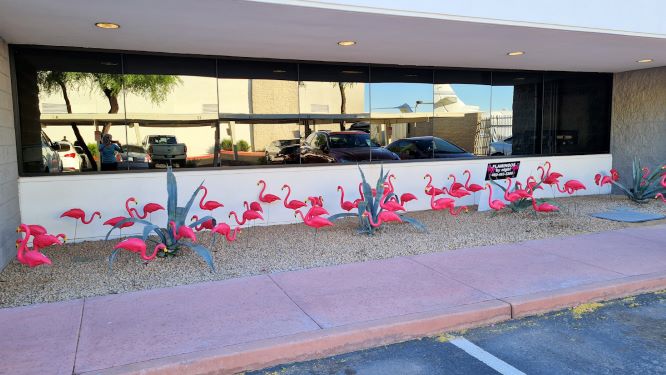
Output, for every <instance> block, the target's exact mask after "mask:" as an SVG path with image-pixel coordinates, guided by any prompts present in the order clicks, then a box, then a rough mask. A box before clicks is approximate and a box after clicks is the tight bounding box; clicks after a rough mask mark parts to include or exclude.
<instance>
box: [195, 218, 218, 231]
mask: <svg viewBox="0 0 666 375" xmlns="http://www.w3.org/2000/svg"><path fill="white" fill-rule="evenodd" d="M197 220H199V216H197V215H192V222H195V221H197ZM212 229H213V219H210V220H206V221H204V222H203V223H201V224H199V225H197V226H195V227H194V230H196V231H197V232H201V231H202V230H212Z"/></svg>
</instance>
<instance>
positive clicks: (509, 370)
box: [449, 337, 525, 375]
mask: <svg viewBox="0 0 666 375" xmlns="http://www.w3.org/2000/svg"><path fill="white" fill-rule="evenodd" d="M449 342H450V343H451V344H453V345H455V346H457V347H458V348H460V349H462V350H463V351H464V352H465V353H467V354H469V355H471V356H472V357H474V358H476V359H478V360H479V361H481V362H483V363H485V364H486V365H488V366H489V367H491V368H492V369H493V370H495V371H497V372H499V373H500V374H502V375H525V373H524V372H522V371H520V370H518V369H517V368H515V367H513V366H511V365H510V364H508V363H506V362H504V361H502V360H501V359H499V358H497V357H495V356H494V355H492V354H490V353H488V352H487V351H485V350H483V349H481V348H480V347H478V346H476V345H474V343H472V342H471V341H469V340H467V339H465V338H463V337H456V338H454V339H452V340H450V341H449Z"/></svg>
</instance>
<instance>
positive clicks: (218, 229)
mask: <svg viewBox="0 0 666 375" xmlns="http://www.w3.org/2000/svg"><path fill="white" fill-rule="evenodd" d="M212 232H213V233H215V234H218V235H221V236H224V237H225V238H226V239H227V242H233V241H236V237H237V236H238V235H239V234H240V233H241V232H242V230H241V228H240V227H236V228H234V230H233V231H232V230H231V227H230V226H229V224H227V223H220V224H217V225H216V226H215V227H214V228H213V229H212Z"/></svg>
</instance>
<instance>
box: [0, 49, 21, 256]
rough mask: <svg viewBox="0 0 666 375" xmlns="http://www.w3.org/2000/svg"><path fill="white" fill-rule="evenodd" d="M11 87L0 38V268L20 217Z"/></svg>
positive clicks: (8, 253) (13, 250)
mask: <svg viewBox="0 0 666 375" xmlns="http://www.w3.org/2000/svg"><path fill="white" fill-rule="evenodd" d="M11 88H12V87H11V79H10V73H9V54H8V51H7V44H6V43H5V41H4V40H3V39H2V38H0V269H2V268H4V266H5V265H7V263H8V262H9V261H10V260H11V259H12V258H13V257H14V256H15V255H16V247H15V246H14V241H15V240H16V227H17V226H18V224H19V217H20V213H19V197H18V186H17V178H18V169H17V164H16V137H15V136H14V112H13V110H12V89H11Z"/></svg>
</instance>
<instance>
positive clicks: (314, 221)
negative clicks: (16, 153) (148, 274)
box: [16, 162, 666, 267]
mask: <svg viewBox="0 0 666 375" xmlns="http://www.w3.org/2000/svg"><path fill="white" fill-rule="evenodd" d="M545 165H547V166H548V168H547V169H546V168H545V167H542V166H539V167H538V169H539V171H540V172H541V176H540V177H541V178H540V181H537V180H536V178H534V177H533V176H530V177H529V178H528V179H527V180H526V181H525V184H524V185H523V184H521V183H520V182H518V181H516V182H515V185H513V184H514V182H513V180H512V179H511V178H507V182H508V184H507V186H506V189H505V191H504V195H503V198H504V200H500V199H493V188H492V185H491V184H489V183H486V184H485V187H483V186H481V185H478V184H473V183H472V184H470V180H471V178H472V174H471V172H470V171H469V170H465V171H464V172H463V174H464V175H465V176H467V180H466V181H465V183H464V184H463V183H461V182H458V181H456V177H455V176H454V175H453V174H450V175H449V177H448V178H449V180H451V179H453V182H452V183H451V184H450V186H448V187H442V188H441V189H440V188H438V187H435V186H434V185H433V184H432V180H433V178H432V176H431V175H430V174H426V175H425V176H424V179H426V180H427V184H426V186H425V189H424V192H425V194H426V195H429V196H430V207H431V208H432V209H433V210H436V211H440V210H448V211H449V213H450V214H451V215H458V214H460V213H461V212H462V211H463V210H464V211H467V207H466V206H460V207H458V209H457V210H456V209H455V203H456V200H455V199H456V198H462V197H465V196H468V195H470V194H476V193H477V192H479V191H482V190H485V189H488V190H489V195H488V205H489V206H490V208H491V209H492V210H495V211H500V210H503V209H504V208H505V207H506V203H505V201H506V202H509V203H513V202H516V201H519V200H521V199H529V200H531V202H532V206H533V208H534V210H535V211H536V212H554V211H558V210H559V208H558V207H557V206H554V205H552V204H550V203H547V202H543V203H540V204H539V203H537V200H536V199H534V192H535V191H536V190H538V189H543V186H542V185H549V186H550V187H551V188H553V187H556V188H557V190H558V191H559V192H561V193H567V194H570V195H571V194H574V193H575V192H576V191H578V190H585V189H586V187H585V185H583V184H582V183H581V182H580V181H578V180H568V181H566V182H565V183H564V184H563V187H560V181H559V180H560V178H562V177H563V175H562V174H561V173H558V172H551V165H550V163H549V162H546V164H545ZM617 177H618V175H617V172H616V171H615V170H613V169H612V170H611V175H610V176H603V175H601V174H597V175H596V176H595V183H596V184H597V185H598V186H600V187H601V186H603V185H605V184H611V183H612V182H611V180H617ZM393 179H395V175H393V174H390V175H389V176H388V178H387V181H386V182H385V184H384V195H383V196H382V197H381V199H380V206H381V208H382V209H383V211H381V213H380V214H379V215H378V218H377V221H376V222H375V221H374V220H373V218H372V216H371V215H368V213H367V212H364V213H363V216H364V217H367V219H368V220H369V222H370V225H372V226H373V227H377V226H380V225H381V224H382V223H384V222H401V221H402V220H401V218H400V216H399V215H398V214H397V213H396V212H399V211H405V204H406V203H408V202H410V201H413V200H417V199H418V198H417V197H416V196H415V195H414V194H412V193H403V194H401V195H400V196H399V198H398V196H397V194H395V190H394V187H393ZM661 184H662V185H663V186H664V187H666V175H665V176H664V178H662V181H661ZM257 185H258V186H262V187H261V190H260V191H259V195H258V199H259V200H258V201H253V202H249V203H248V202H247V201H246V202H244V206H245V211H244V212H243V213H242V214H241V217H240V219H239V217H238V214H237V213H236V212H235V211H231V212H230V213H229V218H231V217H232V216H233V218H234V220H235V222H236V224H237V225H238V226H237V227H236V228H234V229H233V230H232V229H231V227H230V226H229V225H228V224H226V223H219V224H217V225H214V223H213V221H212V220H209V221H206V222H204V223H202V224H200V225H197V226H195V227H194V228H190V227H189V226H187V225H182V226H180V227H179V228H176V225H175V223H174V222H170V223H169V225H170V227H171V229H172V231H173V233H174V236H175V237H176V238H181V237H185V238H189V239H190V240H191V241H193V242H196V236H195V234H194V231H197V232H199V231H203V230H209V231H211V232H212V233H214V234H217V235H221V236H224V237H225V238H226V239H227V241H229V242H232V241H234V240H235V239H236V236H237V235H238V233H240V231H241V227H242V226H243V225H245V224H246V223H249V222H253V221H256V220H263V213H264V210H263V205H271V204H274V203H276V202H278V201H282V204H283V205H284V207H285V208H287V209H290V210H293V211H294V216H300V218H301V219H302V220H303V223H304V224H305V225H307V226H309V227H312V228H315V229H319V228H323V227H327V226H332V225H333V223H332V222H331V221H330V220H328V219H327V218H325V217H323V216H324V215H329V213H328V211H327V210H326V209H325V208H324V207H323V199H322V197H321V196H309V197H307V198H306V199H304V200H298V199H291V187H290V186H289V185H287V184H284V185H283V186H282V190H283V191H284V190H286V192H287V194H286V195H285V196H284V198H280V197H279V196H277V195H275V194H270V193H266V187H267V186H266V182H265V181H264V180H259V182H257ZM512 185H513V189H512ZM200 190H202V191H203V196H202V197H201V200H200V201H199V208H200V209H202V210H204V211H209V212H212V211H214V210H216V209H218V208H221V207H224V205H223V204H222V203H220V202H217V201H214V200H208V201H206V197H207V195H208V190H207V189H206V187H204V186H203V185H202V186H201V187H200ZM337 190H338V191H339V192H340V203H339V204H340V208H341V209H342V210H344V211H351V210H354V209H358V206H359V203H360V202H363V201H364V200H365V197H364V196H363V190H362V184H359V189H358V192H359V195H360V197H359V198H357V199H355V200H353V201H349V200H345V191H344V189H343V188H342V186H338V187H337ZM372 194H373V196H375V195H376V191H375V189H372ZM391 194H393V195H391ZM389 195H391V198H390V199H387V197H388V196H389ZM439 195H448V196H450V198H448V197H447V198H437V196H439ZM660 195H661V194H660ZM661 199H662V200H664V202H666V199H664V197H663V196H661ZM130 203H134V204H137V201H136V199H135V198H134V197H130V198H128V199H127V200H126V202H125V209H126V211H127V214H128V215H129V216H117V217H113V218H110V219H108V220H106V221H105V222H104V225H108V226H110V227H112V228H113V227H114V226H116V224H118V223H119V222H121V221H122V220H125V219H127V218H128V217H131V218H139V219H145V218H146V217H148V216H149V215H152V214H153V213H154V212H156V211H161V210H164V207H163V206H161V205H160V204H157V203H148V204H146V205H144V206H143V208H142V212H141V213H140V212H139V211H138V210H137V209H136V208H135V207H131V206H130ZM306 210H307V211H306ZM303 211H306V213H305V214H303ZM95 216H97V217H98V218H100V219H101V218H102V215H101V213H100V212H99V211H95V212H93V213H92V215H90V217H89V218H88V219H86V214H85V212H84V211H83V210H82V209H80V208H72V209H70V210H67V211H66V212H64V213H63V214H62V215H60V217H61V218H65V217H67V218H72V219H74V220H75V223H76V224H75V229H74V237H75V238H76V225H78V222H79V221H80V222H81V223H82V224H90V223H91V222H93V220H94V218H95ZM196 220H198V216H197V215H194V216H193V217H192V221H196ZM133 225H134V222H125V223H123V224H122V225H121V226H120V230H121V231H122V228H127V227H131V226H133ZM17 232H22V233H24V236H23V238H22V239H18V240H16V246H17V259H18V261H19V262H20V263H22V264H25V265H28V266H30V267H35V266H39V265H43V264H51V260H50V259H49V258H48V257H47V256H46V255H44V254H43V253H42V252H40V249H43V248H45V247H48V246H53V245H61V244H62V243H63V242H64V241H66V239H67V237H66V236H65V235H64V234H62V233H61V234H58V235H51V234H48V233H47V231H46V228H44V227H43V226H41V225H34V224H33V225H27V224H21V225H20V226H19V228H17ZM30 237H32V246H33V247H32V249H30V248H29V246H28V243H29V240H30ZM162 246H163V245H162ZM115 248H116V249H118V248H120V249H125V250H129V251H133V252H136V253H140V254H141V257H142V258H143V259H144V260H150V259H153V258H154V257H155V255H156V253H157V250H159V248H157V249H156V251H155V252H154V253H153V254H152V255H150V256H148V255H146V245H145V243H144V242H143V241H142V240H141V239H138V238H130V239H126V240H124V241H121V242H120V243H118V244H117V245H116V246H115Z"/></svg>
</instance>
